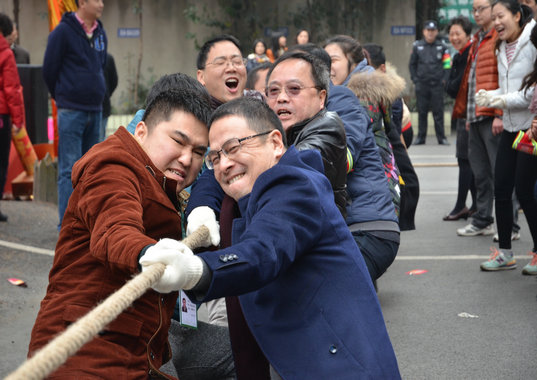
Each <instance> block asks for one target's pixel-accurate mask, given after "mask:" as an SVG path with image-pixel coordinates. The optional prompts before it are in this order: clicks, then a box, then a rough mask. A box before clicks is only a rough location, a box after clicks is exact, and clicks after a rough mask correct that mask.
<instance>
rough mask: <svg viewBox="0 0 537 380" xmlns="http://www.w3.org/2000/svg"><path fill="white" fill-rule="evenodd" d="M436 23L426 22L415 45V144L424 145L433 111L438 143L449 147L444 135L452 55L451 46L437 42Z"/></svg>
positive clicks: (412, 62)
mask: <svg viewBox="0 0 537 380" xmlns="http://www.w3.org/2000/svg"><path fill="white" fill-rule="evenodd" d="M437 36H438V25H437V23H436V21H433V20H429V21H426V22H425V24H424V26H423V37H424V38H423V39H421V40H419V41H416V42H414V45H413V47H412V55H411V56H410V63H409V65H408V66H409V70H410V76H411V78H412V82H414V85H415V88H416V100H417V103H418V104H417V105H418V115H419V119H418V137H417V138H416V141H414V145H420V144H425V139H426V137H427V113H428V112H429V110H432V112H433V119H434V129H435V132H436V138H437V140H438V144H440V145H449V142H448V141H447V139H446V136H445V134H444V83H445V81H446V80H447V78H448V76H449V70H450V68H451V56H450V54H449V50H448V47H447V46H446V45H445V44H444V43H442V42H441V41H439V40H437V39H436V37H437Z"/></svg>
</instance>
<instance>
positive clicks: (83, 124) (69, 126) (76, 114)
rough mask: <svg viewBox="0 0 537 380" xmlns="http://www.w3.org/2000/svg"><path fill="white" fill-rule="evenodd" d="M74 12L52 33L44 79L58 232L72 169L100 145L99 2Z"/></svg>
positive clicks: (102, 55)
mask: <svg viewBox="0 0 537 380" xmlns="http://www.w3.org/2000/svg"><path fill="white" fill-rule="evenodd" d="M76 3H77V6H78V10H77V11H76V12H68V13H65V14H64V15H63V17H62V20H61V22H60V24H59V25H58V26H57V27H56V28H55V29H54V30H53V31H52V32H51V33H50V36H49V38H48V44H47V49H46V51H45V58H44V60H43V77H44V79H45V83H46V85H47V87H48V90H49V92H50V95H51V96H52V98H53V99H54V100H55V101H56V104H57V106H58V133H59V143H58V213H59V218H60V223H59V226H61V224H62V220H63V214H64V212H65V209H66V208H67V203H68V202H69V198H70V197H71V193H72V192H73V185H72V184H71V169H72V168H73V164H74V163H75V162H76V161H77V160H78V159H79V158H80V157H82V156H83V155H84V153H86V152H87V151H88V150H89V149H90V148H91V147H92V146H93V145H94V144H96V143H98V142H99V130H100V125H101V111H102V103H103V99H104V95H105V92H106V86H105V81H104V74H103V69H104V66H105V63H106V46H107V39H106V33H105V31H104V29H103V26H102V24H101V22H100V21H99V20H98V18H99V17H101V15H102V12H103V7H104V5H103V1H102V0H77V1H76Z"/></svg>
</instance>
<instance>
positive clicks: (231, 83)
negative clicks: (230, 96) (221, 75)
mask: <svg viewBox="0 0 537 380" xmlns="http://www.w3.org/2000/svg"><path fill="white" fill-rule="evenodd" d="M238 85H239V80H238V79H237V78H229V79H227V80H226V86H227V87H228V88H229V89H231V90H235V89H236V88H237V87H238Z"/></svg>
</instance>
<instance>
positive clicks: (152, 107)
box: [142, 73, 212, 129]
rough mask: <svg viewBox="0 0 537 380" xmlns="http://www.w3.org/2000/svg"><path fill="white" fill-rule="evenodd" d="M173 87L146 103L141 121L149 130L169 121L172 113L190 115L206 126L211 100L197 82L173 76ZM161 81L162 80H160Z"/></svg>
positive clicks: (178, 75)
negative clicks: (180, 112) (178, 112)
mask: <svg viewBox="0 0 537 380" xmlns="http://www.w3.org/2000/svg"><path fill="white" fill-rule="evenodd" d="M165 77H172V78H174V79H173V87H170V88H167V89H165V90H163V91H161V92H159V93H157V94H156V96H155V97H154V98H152V99H151V100H150V101H148V104H147V107H146V109H145V113H144V116H143V118H142V120H143V121H144V122H145V123H146V125H147V126H148V128H149V129H151V128H152V127H154V126H155V125H157V124H159V123H161V122H163V121H168V120H170V117H171V115H172V113H173V112H174V111H184V112H188V113H191V114H192V115H194V117H196V119H198V120H199V121H201V122H202V123H203V124H205V125H207V124H208V123H209V119H210V117H211V113H212V108H211V98H210V97H209V94H208V93H207V90H205V87H203V86H202V85H201V84H200V83H199V82H198V81H197V80H195V79H193V78H191V77H189V76H188V75H185V74H180V73H179V74H173V75H170V76H165ZM161 79H162V78H161Z"/></svg>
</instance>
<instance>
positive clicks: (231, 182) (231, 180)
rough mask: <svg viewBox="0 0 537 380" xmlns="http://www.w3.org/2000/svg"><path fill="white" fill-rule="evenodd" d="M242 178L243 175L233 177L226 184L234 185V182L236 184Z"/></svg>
mask: <svg viewBox="0 0 537 380" xmlns="http://www.w3.org/2000/svg"><path fill="white" fill-rule="evenodd" d="M242 177H244V174H239V175H236V176H235V177H233V178H231V179H230V180H229V181H227V183H228V184H230V185H232V184H234V183H235V182H237V181H238V180H239V179H241V178H242Z"/></svg>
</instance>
